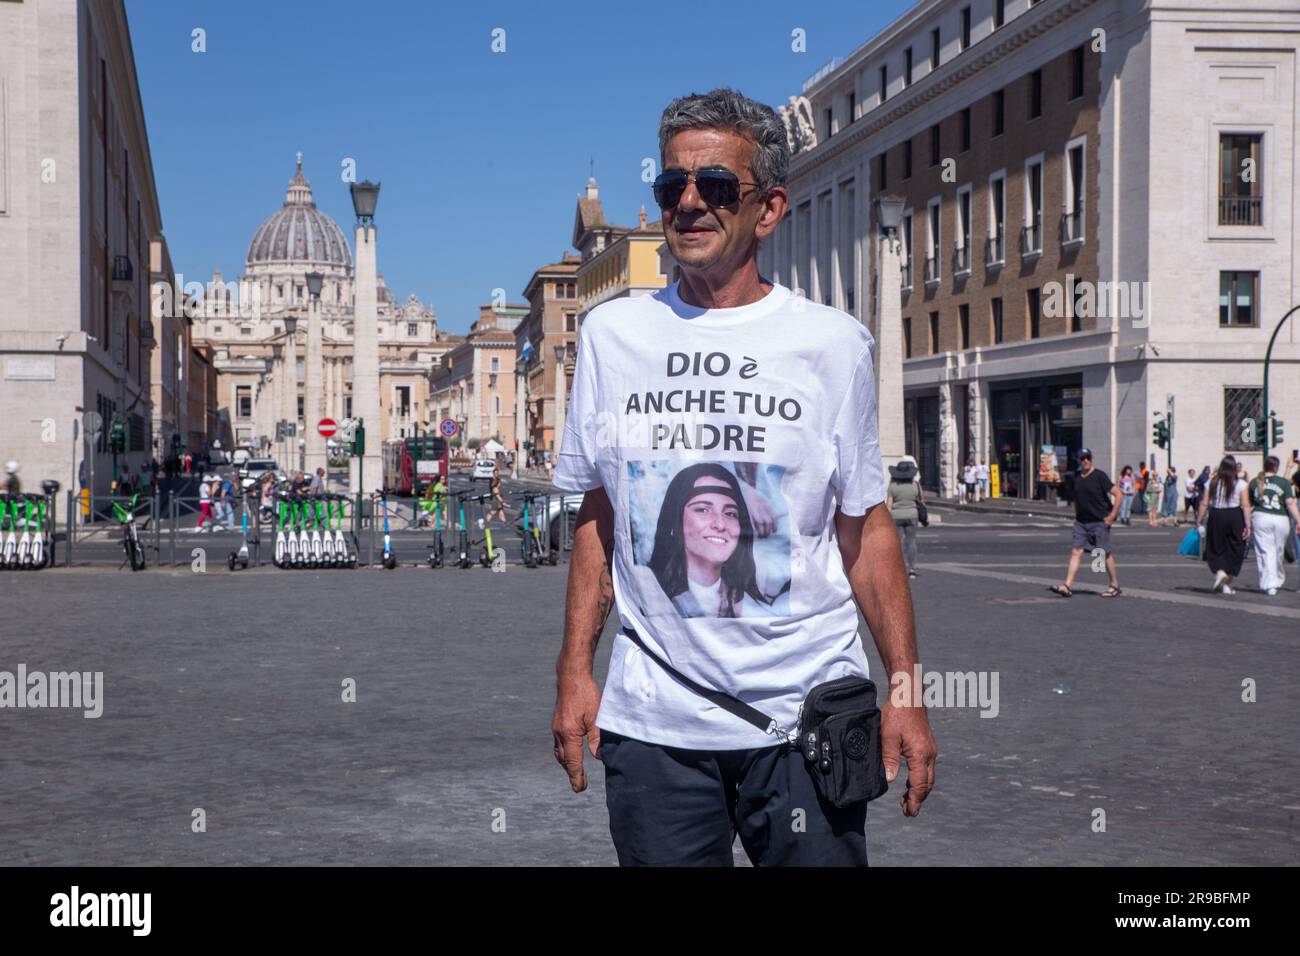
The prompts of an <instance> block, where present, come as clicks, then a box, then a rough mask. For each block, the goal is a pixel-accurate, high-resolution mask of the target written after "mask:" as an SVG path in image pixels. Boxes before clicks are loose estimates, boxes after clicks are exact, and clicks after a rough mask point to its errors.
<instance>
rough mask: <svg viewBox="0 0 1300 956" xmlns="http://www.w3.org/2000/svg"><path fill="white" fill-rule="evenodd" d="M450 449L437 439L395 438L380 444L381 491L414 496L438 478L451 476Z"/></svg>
mask: <svg viewBox="0 0 1300 956" xmlns="http://www.w3.org/2000/svg"><path fill="white" fill-rule="evenodd" d="M450 453H451V449H450V447H449V445H448V442H447V439H445V438H443V437H442V436H441V435H421V436H420V437H419V438H396V439H392V440H389V441H386V442H384V450H383V458H384V491H385V492H386V493H387V494H390V495H414V494H418V492H419V491H420V490H421V489H423V488H424V486H425V485H427V484H429V483H430V482H432V481H433V480H434V479H435V478H438V477H439V476H441V477H442V478H443V479H448V478H449V476H450V475H451V454H450Z"/></svg>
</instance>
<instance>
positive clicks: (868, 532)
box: [835, 505, 939, 817]
mask: <svg viewBox="0 0 1300 956" xmlns="http://www.w3.org/2000/svg"><path fill="white" fill-rule="evenodd" d="M835 534H836V537H837V538H838V539H839V546H840V556H841V558H843V560H844V571H845V574H846V575H847V576H848V579H849V584H850V585H852V587H853V597H854V598H855V599H856V600H857V602H858V607H859V608H860V609H861V611H862V616H863V617H864V618H865V619H866V622H867V627H868V628H869V629H870V631H871V636H872V638H873V639H874V640H875V642H876V650H877V651H878V652H879V653H880V659H881V661H882V662H883V663H884V665H885V671H886V672H887V673H888V674H889V675H890V684H891V686H892V684H893V676H894V675H895V674H906V675H907V677H908V679H909V680H910V679H911V676H912V672H913V667H914V665H916V664H917V662H918V661H917V652H916V620H915V618H914V617H913V615H912V592H911V588H909V587H908V584H907V569H906V568H905V567H904V566H903V551H902V548H901V546H900V545H899V543H898V530H897V529H896V528H895V526H894V522H893V519H892V518H891V517H890V516H889V511H888V510H887V509H886V508H882V507H881V506H880V505H876V506H875V507H873V508H871V509H869V510H868V511H867V513H866V514H865V515H860V516H852V515H846V514H844V513H843V512H841V511H840V510H839V509H838V508H837V509H836V510H835ZM880 742H881V751H882V754H883V756H884V761H885V774H886V776H887V777H888V778H889V780H891V781H892V780H893V779H894V778H895V777H896V776H898V763H899V756H900V754H901V755H902V757H904V758H906V760H907V792H906V793H904V794H903V796H902V798H901V799H900V800H899V803H900V805H901V806H902V808H903V813H904V815H906V816H909V817H914V816H916V815H917V814H918V813H920V812H921V803H922V802H923V801H924V800H925V798H926V797H927V796H929V794H930V791H931V790H932V789H933V788H934V762H935V758H936V757H937V756H938V754H939V751H938V748H937V747H936V746H935V742H934V735H933V734H932V733H931V731H930V722H929V720H928V718H927V717H926V714H925V707H924V706H912V703H911V700H910V699H909V700H908V701H907V702H906V703H904V704H903V705H902V706H899V707H895V706H894V702H893V695H892V694H889V695H888V696H887V698H886V700H885V704H884V706H883V707H882V708H881V718H880Z"/></svg>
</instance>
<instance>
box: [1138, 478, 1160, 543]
mask: <svg viewBox="0 0 1300 956" xmlns="http://www.w3.org/2000/svg"><path fill="white" fill-rule="evenodd" d="M1160 487H1161V483H1160V478H1159V476H1158V475H1157V474H1156V470H1155V469H1154V468H1150V469H1147V468H1143V469H1142V497H1143V499H1144V501H1143V504H1144V505H1145V506H1146V512H1147V527H1148V528H1154V527H1155V526H1156V512H1157V511H1159V510H1160Z"/></svg>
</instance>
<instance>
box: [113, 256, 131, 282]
mask: <svg viewBox="0 0 1300 956" xmlns="http://www.w3.org/2000/svg"><path fill="white" fill-rule="evenodd" d="M112 277H113V281H114V282H131V281H132V280H133V279H134V278H135V269H134V268H133V267H132V265H131V257H130V256H114V257H113V270H112Z"/></svg>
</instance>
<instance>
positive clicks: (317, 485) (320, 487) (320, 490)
mask: <svg viewBox="0 0 1300 956" xmlns="http://www.w3.org/2000/svg"><path fill="white" fill-rule="evenodd" d="M311 493H312V494H313V495H323V494H325V469H324V468H317V469H316V474H314V475H312V476H311Z"/></svg>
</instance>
